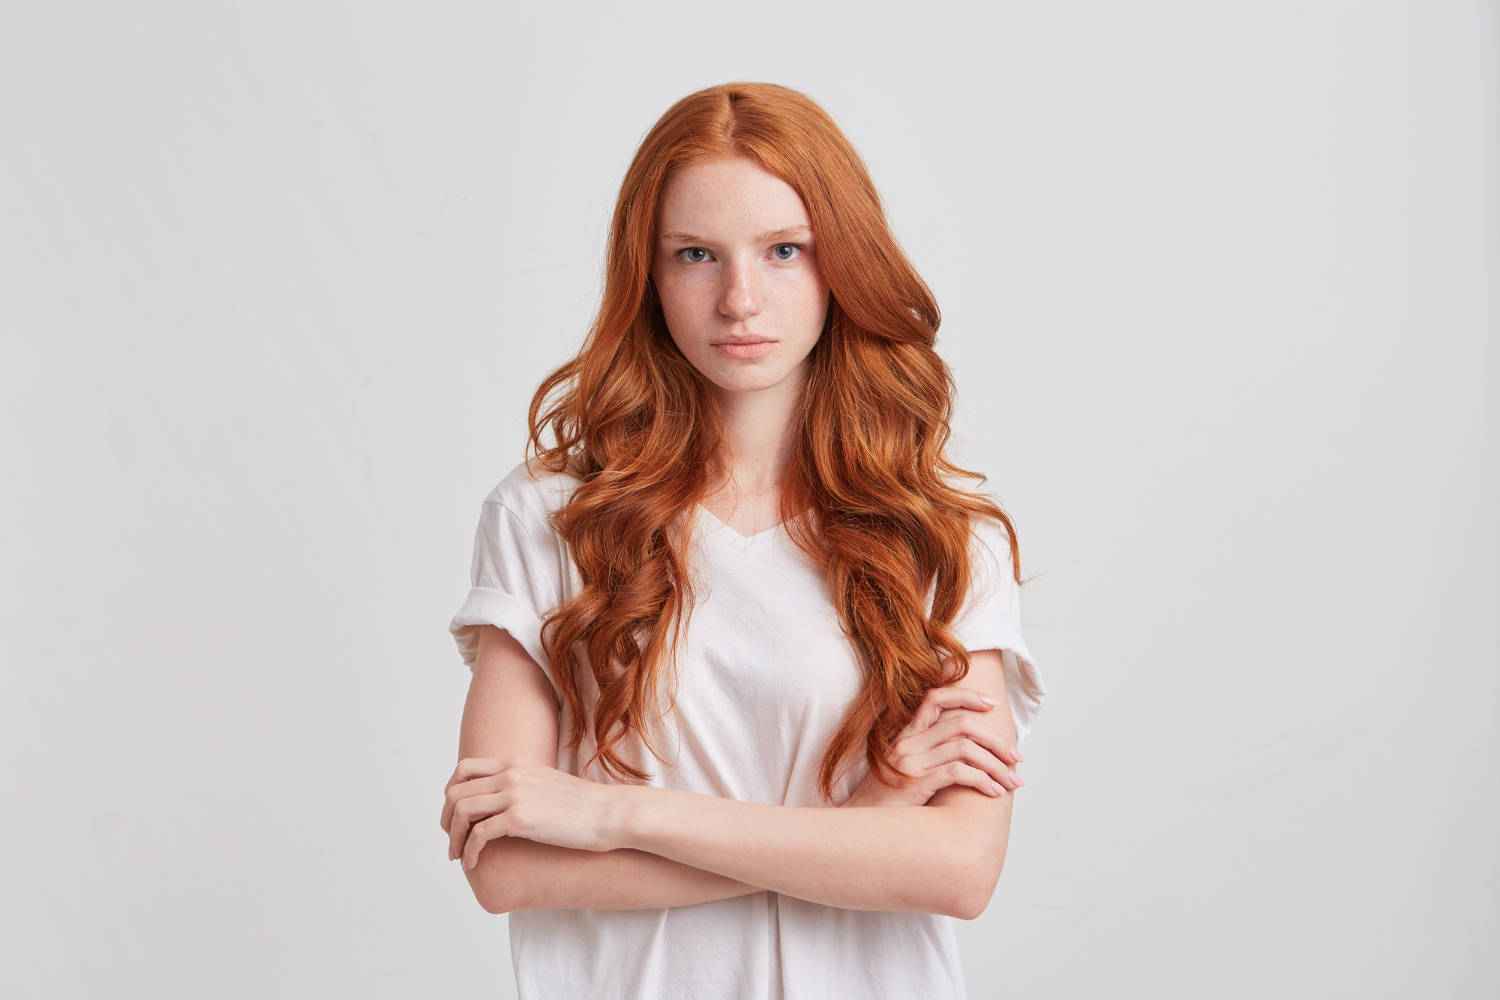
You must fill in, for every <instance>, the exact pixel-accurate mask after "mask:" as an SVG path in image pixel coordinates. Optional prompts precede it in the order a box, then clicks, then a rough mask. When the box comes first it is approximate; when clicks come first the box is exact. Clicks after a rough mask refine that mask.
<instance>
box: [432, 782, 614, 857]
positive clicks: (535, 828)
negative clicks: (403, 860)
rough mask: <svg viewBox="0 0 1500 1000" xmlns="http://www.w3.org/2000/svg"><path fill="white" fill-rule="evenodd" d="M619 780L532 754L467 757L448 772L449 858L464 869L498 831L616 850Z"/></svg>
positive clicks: (545, 841) (445, 819) (446, 817)
mask: <svg viewBox="0 0 1500 1000" xmlns="http://www.w3.org/2000/svg"><path fill="white" fill-rule="evenodd" d="M619 792H620V786H616V785H604V784H600V783H599V782H597V781H587V780H585V779H583V778H579V777H576V776H574V775H571V774H568V773H567V772H565V771H559V770H558V769H557V768H554V767H548V766H546V765H545V764H538V763H537V762H536V761H533V760H528V759H527V758H525V757H465V758H464V759H463V760H461V761H459V762H458V767H457V769H456V770H454V772H453V777H452V778H450V779H448V789H447V793H446V801H445V802H444V805H443V816H442V825H443V829H444V830H446V831H447V832H448V857H449V859H450V860H452V859H454V858H458V857H462V858H463V867H464V869H465V870H468V869H471V868H473V867H474V866H475V865H477V864H478V863H479V852H480V851H482V850H483V849H484V845H485V844H487V843H489V842H490V841H491V840H494V839H495V838H497V837H523V838H525V839H526V840H535V841H538V842H540V843H543V844H555V845H557V846H558V847H571V848H575V849H577V850H582V851H610V850H614V849H615V848H616V847H617V846H619V845H618V844H615V843H612V842H611V837H610V834H609V832H608V831H609V830H610V828H611V827H610V820H611V819H612V818H613V817H615V816H616V814H617V812H618V806H619Z"/></svg>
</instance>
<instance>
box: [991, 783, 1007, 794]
mask: <svg viewBox="0 0 1500 1000" xmlns="http://www.w3.org/2000/svg"><path fill="white" fill-rule="evenodd" d="M990 784H991V785H993V786H994V788H995V794H996V795H1004V794H1005V786H1004V785H1002V784H1000V782H998V781H992V782H990Z"/></svg>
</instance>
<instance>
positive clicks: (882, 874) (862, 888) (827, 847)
mask: <svg viewBox="0 0 1500 1000" xmlns="http://www.w3.org/2000/svg"><path fill="white" fill-rule="evenodd" d="M620 794H621V798H620V808H619V810H618V811H617V817H618V818H617V820H616V822H617V825H618V829H617V836H618V837H619V841H618V842H619V843H621V844H623V845H625V846H627V847H632V848H636V849H638V850H642V851H649V852H650V853H651V854H654V855H659V856H661V857H664V858H670V859H672V860H673V861H677V862H680V863H682V864H684V865H689V866H691V867H692V868H695V869H701V870H703V871H707V872H714V873H717V874H718V875H721V876H723V877H725V878H729V879H734V880H736V881H739V882H743V883H748V884H750V885H758V886H763V887H765V888H766V889H770V890H772V891H774V892H779V893H785V894H786V895H789V896H795V897H797V898H799V899H805V900H808V901H810V902H814V903H822V904H825V905H828V906H839V907H844V908H847V909H856V910H916V911H921V912H924V913H944V914H949V915H954V916H965V915H967V914H968V912H969V911H970V910H971V909H972V903H971V901H972V900H974V899H975V898H977V897H978V896H979V895H980V888H979V887H986V888H984V889H983V893H982V896H983V899H985V900H987V899H988V892H989V890H992V889H993V887H994V883H995V880H996V879H997V878H998V877H999V868H1000V864H1001V862H1002V861H1003V856H1004V840H1005V831H1004V829H996V830H995V831H994V832H993V833H992V834H987V835H983V836H981V835H979V834H978V833H977V831H976V830H975V829H974V823H975V819H976V814H975V812H974V811H973V810H972V809H967V808H964V807H965V806H968V805H970V803H954V805H953V806H952V807H947V808H939V807H931V806H898V807H890V808H879V809H835V808H826V807H804V806H778V805H762V804H759V803H753V802H740V801H736V800H734V799H727V798H719V797H716V796H710V795H697V794H694V793H692V792H684V791H678V790H676V789H667V788H654V787H644V786H621V789H620ZM960 794H964V793H960ZM971 794H973V795H975V796H976V797H977V795H978V793H971ZM974 804H976V805H977V804H978V803H974ZM1005 809H1006V819H1007V820H1008V815H1009V804H1008V803H1007V804H1006V806H1005ZM987 815H990V814H987ZM991 818H993V817H992V815H991ZM1008 825H1009V824H1008V822H1007V823H1005V824H1004V826H1005V827H1008ZM980 908H981V909H982V908H983V907H982V903H981V904H980Z"/></svg>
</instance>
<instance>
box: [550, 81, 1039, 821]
mask: <svg viewBox="0 0 1500 1000" xmlns="http://www.w3.org/2000/svg"><path fill="white" fill-rule="evenodd" d="M726 155H745V156H749V157H752V158H753V159H755V160H756V161H757V162H758V163H759V164H760V165H761V166H762V167H764V168H765V169H766V170H768V171H770V172H771V173H773V174H776V175H777V176H778V177H780V178H781V179H783V180H784V181H786V182H787V183H788V184H790V185H791V186H792V188H793V189H795V190H796V191H797V193H798V194H799V195H801V197H802V200H803V202H804V203H805V204H806V205H807V210H808V214H809V216H810V218H811V221H812V228H813V232H814V234H815V235H816V237H817V244H818V258H819V262H820V266H821V268H822V273H823V276H824V278H825V280H826V281H827V282H828V286H829V290H830V299H831V301H830V303H829V308H828V314H827V319H826V322H825V325H824V328H823V332H822V335H821V336H820V337H819V339H818V342H817V344H816V346H815V347H814V348H813V351H812V354H811V355H810V359H809V360H810V365H809V371H808V375H807V381H806V386H805V390H804V393H803V400H802V408H801V424H800V428H799V431H798V436H797V442H796V450H795V455H794V457H793V459H792V462H791V465H790V467H789V468H788V470H787V473H786V478H785V480H784V481H783V483H782V487H781V514H782V518H783V520H784V521H785V523H786V526H787V530H788V532H789V534H790V536H791V537H792V539H793V540H794V541H795V543H796V544H797V545H798V547H799V548H801V549H802V550H803V551H804V552H806V553H807V554H808V556H809V557H810V558H811V559H812V560H813V561H814V562H815V564H816V565H817V566H818V567H819V568H820V569H821V570H822V571H823V572H824V573H825V575H826V579H827V582H828V587H829V592H830V595H831V597H832V600H833V603H834V605H835V607H836V608H837V611H838V615H839V620H840V623H841V625H842V626H843V629H844V631H845V632H846V634H847V635H848V636H849V639H850V641H851V642H852V643H853V645H854V647H855V650H856V652H857V653H858V658H859V660H860V663H861V668H862V671H863V684H862V688H861V690H860V693H859V695H858V696H857V697H856V698H855V699H854V701H853V703H852V704H851V705H850V706H849V709H848V712H847V714H846V716H845V718H844V721H843V723H842V725H841V727H840V728H839V730H838V731H837V732H836V733H835V735H834V736H833V738H832V740H831V741H830V743H829V745H828V748H827V750H826V752H825V754H824V757H823V760H822V764H821V768H820V771H819V781H818V787H819V791H820V792H821V794H822V795H823V797H824V798H825V799H829V800H831V798H832V794H833V791H832V790H833V785H834V782H835V781H836V780H837V779H838V777H839V776H840V775H842V774H844V773H845V772H846V771H847V769H848V768H849V767H850V766H852V764H853V762H854V760H855V759H856V758H857V755H858V754H859V753H860V751H861V750H862V751H863V753H864V756H865V759H866V760H867V761H868V763H869V766H870V769H871V770H872V772H873V773H874V774H876V775H877V777H878V780H880V781H882V782H883V783H885V784H886V785H888V786H892V787H894V786H895V785H897V784H898V783H900V782H902V781H903V780H904V776H903V775H901V773H900V772H899V771H897V770H896V769H895V768H894V767H893V766H892V765H891V764H890V762H889V756H890V751H891V747H892V744H893V743H894V742H895V740H896V738H897V737H898V736H899V734H900V731H901V730H902V728H903V727H905V726H906V724H907V723H908V722H909V721H910V720H911V717H912V715H913V713H914V712H915V711H916V709H917V707H918V705H919V704H920V703H921V701H922V698H923V696H924V695H925V693H926V692H927V691H928V690H929V689H930V688H933V687H936V686H939V685H942V684H949V683H953V682H954V681H957V680H959V679H961V678H962V677H963V676H964V675H965V674H967V672H968V669H969V657H968V653H967V651H966V650H965V649H964V647H963V646H962V644H961V643H959V642H958V641H957V639H956V638H955V636H954V634H953V632H952V629H951V626H952V624H953V621H954V618H955V616H956V615H957V614H958V612H959V611H960V610H961V608H962V605H963V601H964V598H965V596H966V594H967V592H968V588H969V581H970V569H971V568H970V561H969V538H970V530H971V529H970V517H971V516H989V517H994V518H998V519H999V520H1000V521H1001V522H1002V523H1003V524H1004V525H1005V527H1006V529H1007V532H1008V533H1009V535H1010V539H1011V542H1010V548H1011V560H1012V566H1013V571H1014V572H1015V573H1016V579H1017V580H1018V581H1019V579H1020V576H1019V573H1020V569H1019V558H1018V552H1017V549H1016V542H1015V531H1014V530H1013V528H1012V525H1011V522H1010V519H1009V518H1008V517H1007V516H1006V514H1005V512H1004V511H1003V510H1002V509H1001V508H1000V507H999V506H998V505H997V504H996V503H995V502H994V501H993V500H991V499H990V498H989V497H987V496H985V495H983V494H980V493H976V492H970V491H966V490H961V489H958V488H957V487H955V486H954V485H952V484H951V483H950V481H949V480H950V479H951V478H953V477H963V478H968V479H972V480H978V481H980V482H983V480H984V477H983V476H981V475H979V474H978V473H973V472H968V471H967V470H964V469H961V468H959V467H958V466H956V465H954V464H952V463H951V462H950V461H949V460H948V458H947V456H946V455H945V447H946V445H947V442H948V437H949V422H950V419H951V415H952V409H953V397H954V384H953V379H952V375H951V373H950V372H949V370H948V367H947V365H946V364H944V362H943V360H942V359H941V358H940V357H938V355H937V352H936V351H935V350H934V348H933V343H934V339H935V337H936V334H937V329H938V322H939V315H938V307H937V303H936V301H935V300H934V299H933V296H932V292H931V291H930V290H929V289H928V287H927V285H926V284H925V283H924V282H923V281H922V279H921V277H920V276H919V275H918V274H917V272H916V270H915V269H914V268H913V267H912V265H911V263H910V262H909V261H908V260H907V258H906V255H905V254H904V253H903V252H902V250H901V248H900V246H898V245H897V243H896V240H895V238H894V237H893V236H892V235H891V232H890V228H889V226H888V224H887V222H886V219H885V213H884V210H883V208H882V206H881V202H880V197H879V195H878V194H877V193H876V191H875V186H874V184H873V183H871V181H870V177H869V173H868V172H867V171H866V169H865V166H864V163H863V161H862V160H861V159H860V157H859V154H858V153H857V152H856V151H855V150H854V147H853V146H852V145H851V144H850V143H849V140H848V139H847V138H845V136H844V135H843V133H842V132H841V131H840V130H839V128H838V126H837V125H836V124H835V123H834V122H833V120H832V119H831V118H830V117H829V116H828V114H827V113H826V112H824V111H823V109H822V108H821V107H819V106H818V105H817V104H816V103H815V102H814V101H813V100H812V99H810V98H808V97H807V96H806V95H804V94H801V93H799V92H797V91H795V90H790V89H788V88H786V87H780V86H775V85H773V84H765V83H729V84H724V85H722V86H717V87H710V88H708V89H707V90H702V91H699V92H698V93H696V94H691V95H689V96H688V97H685V98H683V99H682V100H681V101H678V102H677V103H676V104H675V105H673V106H672V107H671V108H670V109H669V110H668V111H667V112H666V114H664V115H663V116H662V117H661V119H660V120H659V121H658V122H657V123H656V125H655V126H654V127H653V128H652V129H651V131H650V132H649V133H648V134H647V135H646V137H645V138H644V139H643V140H642V142H641V144H640V148H639V149H638V150H637V151H636V154H635V158H634V160H632V162H631V164H630V169H629V171H628V172H627V173H626V175H625V180H624V183H623V184H622V185H621V188H620V196H619V199H618V201H617V202H616V204H615V211H614V218H613V222H612V225H611V227H610V235H609V245H608V251H607V259H606V265H605V283H604V295H603V301H602V304H601V306H600V309H599V312H598V315H597V317H596V318H595V320H594V323H593V327H592V329H591V330H590V332H589V335H588V337H587V339H586V340H585V342H584V345H583V347H582V349H581V350H580V351H579V352H578V355H577V356H576V357H574V358H573V359H572V360H570V361H568V362H567V363H566V364H564V365H562V366H561V367H560V368H558V369H557V370H556V371H554V372H552V373H551V374H550V375H549V376H548V377H547V378H546V379H545V380H544V381H543V382H542V384H541V386H540V388H538V390H537V392H536V395H535V396H534V397H533V399H532V402H531V409H530V413H529V416H528V424H529V430H530V439H529V441H528V448H527V450H528V457H529V458H531V459H532V460H533V462H534V463H535V464H536V466H538V467H540V468H544V469H549V470H551V471H554V472H565V473H567V474H569V475H572V476H575V477H577V478H578V479H579V480H580V481H581V485H579V486H578V487H577V489H576V490H575V491H574V492H573V494H572V495H571V498H570V499H569V501H568V502H567V504H566V505H565V506H563V507H562V508H561V509H560V510H558V511H557V512H556V513H555V514H554V515H553V524H554V526H555V528H556V529H557V531H558V532H559V533H560V534H561V535H562V537H563V538H564V539H565V540H566V542H567V545H568V548H569V550H570V551H571V555H572V558H573V561H574V563H575V565H576V566H577V568H578V572H579V576H580V578H581V580H582V584H583V586H582V589H581V591H580V592H579V593H577V594H575V595H574V596H573V597H571V598H570V599H569V600H567V601H565V602H564V603H563V604H561V605H560V606H559V607H558V608H556V609H555V610H554V611H553V612H551V613H550V614H549V615H548V616H547V618H546V620H545V622H544V627H543V643H544V648H545V649H546V652H547V654H548V656H549V658H550V659H551V661H552V664H553V674H554V677H555V680H556V683H557V686H558V689H559V691H560V692H561V695H562V698H563V699H564V701H565V702H566V704H567V705H568V707H569V708H570V709H571V710H572V716H573V725H572V728H571V730H570V732H569V734H568V743H567V745H568V746H569V747H577V746H578V745H579V744H580V742H581V740H582V738H583V736H584V732H585V730H584V724H585V717H584V716H585V713H584V705H583V699H582V696H581V694H580V688H579V685H578V680H577V671H578V670H579V669H581V668H582V667H583V665H584V663H585V662H586V663H587V665H588V669H589V670H591V671H592V674H593V677H594V680H595V682H596V683H597V685H598V688H599V698H598V700H597V702H596V703H595V705H594V708H593V713H592V719H591V720H590V721H591V722H592V724H593V731H594V734H595V741H596V744H597V749H596V750H595V752H594V755H593V757H592V758H591V759H590V761H589V763H590V764H592V763H593V762H594V761H595V760H598V761H600V762H601V765H602V766H603V767H604V768H605V770H606V771H607V772H608V773H610V774H611V775H613V776H615V777H616V778H619V777H622V776H628V777H630V778H633V779H637V780H642V779H645V778H646V777H647V775H646V774H645V773H644V772H642V771H640V770H639V769H638V768H636V767H634V766H632V765H631V764H629V763H628V762H627V761H626V760H624V759H623V758H622V757H621V756H620V754H619V753H618V746H619V743H620V740H621V739H623V738H624V737H625V736H626V734H627V733H629V732H631V731H634V732H635V733H636V734H637V735H638V736H639V737H640V738H641V740H642V742H643V743H644V745H645V746H646V747H647V748H648V749H650V751H651V753H652V754H653V755H654V756H656V757H657V759H658V760H661V755H660V754H658V753H657V752H656V749H655V747H654V746H653V745H652V741H651V738H650V733H649V724H650V722H651V720H652V719H653V718H654V717H655V716H656V715H657V713H658V712H659V711H660V706H659V705H658V704H657V698H658V692H659V691H660V690H661V689H660V688H659V687H658V683H659V679H660V677H661V676H662V671H663V670H664V664H665V663H667V662H668V661H669V659H670V658H671V656H672V655H673V652H674V650H675V649H676V643H677V639H678V637H679V635H680V630H681V627H682V624H683V622H684V620H685V619H686V617H687V615H688V614H690V611H691V602H692V591H691V585H690V583H689V576H688V565H687V560H686V553H687V546H688V545H689V544H690V542H689V535H688V531H689V530H690V523H691V518H690V517H688V516H685V515H688V514H690V513H691V511H692V509H693V506H694V505H695V504H696V503H697V502H698V501H699V500H701V499H704V498H705V497H706V496H707V495H708V493H709V492H710V490H711V489H712V488H713V486H714V485H715V484H716V482H717V477H720V476H722V474H723V472H724V470H725V460H724V454H723V449H722V447H721V444H722V441H723V436H722V425H721V423H720V417H719V413H718V410H717V407H716V404H715V402H714V399H713V397H712V395H711V394H710V392H709V384H708V382H707V380H706V379H704V377H703V376H702V375H700V374H699V373H698V371H697V370H696V369H695V368H694V367H693V366H692V364H690V363H689V362H688V360H687V359H686V358H685V357H684V356H683V354H682V353H681V352H680V351H679V350H678V349H677V347H676V345H675V344H674V343H673V341H672V338H671V336H670V335H669V334H668V332H667V328H666V323H665V320H664V319H663V315H662V310H661V307H660V305H659V304H658V302H657V300H656V294H655V289H654V286H653V284H652V281H651V275H650V270H651V261H652V248H653V244H654V240H655V237H656V231H655V230H656V212H657V204H658V201H659V199H660V196H661V192H662V188H663V185H664V183H665V181H666V179H667V178H668V177H669V176H670V175H671V174H672V172H673V171H674V170H677V169H678V168H680V167H682V166H684V165H686V164H689V163H693V162H695V161H699V160H703V159H711V158H715V157H722V156H726ZM544 432H550V437H551V443H550V444H549V443H546V442H544V440H543V437H544ZM799 515H806V516H799ZM929 599H930V601H931V604H930V613H929V609H928V603H927V602H928V601H929ZM580 650H582V651H584V654H585V655H584V656H582V657H580V655H579V651H580Z"/></svg>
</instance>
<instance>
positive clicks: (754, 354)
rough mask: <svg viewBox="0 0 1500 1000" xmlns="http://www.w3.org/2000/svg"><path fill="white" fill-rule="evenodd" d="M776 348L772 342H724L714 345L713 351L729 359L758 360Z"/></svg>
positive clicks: (774, 342)
mask: <svg viewBox="0 0 1500 1000" xmlns="http://www.w3.org/2000/svg"><path fill="white" fill-rule="evenodd" d="M775 346H776V341H774V340H726V341H723V342H721V343H717V344H714V345H713V347H714V350H716V351H719V352H720V353H722V354H726V355H728V356H729V357H731V358H758V357H761V356H762V355H764V354H766V353H768V352H769V351H770V350H771V348H773V347H775Z"/></svg>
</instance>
